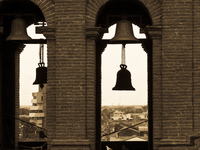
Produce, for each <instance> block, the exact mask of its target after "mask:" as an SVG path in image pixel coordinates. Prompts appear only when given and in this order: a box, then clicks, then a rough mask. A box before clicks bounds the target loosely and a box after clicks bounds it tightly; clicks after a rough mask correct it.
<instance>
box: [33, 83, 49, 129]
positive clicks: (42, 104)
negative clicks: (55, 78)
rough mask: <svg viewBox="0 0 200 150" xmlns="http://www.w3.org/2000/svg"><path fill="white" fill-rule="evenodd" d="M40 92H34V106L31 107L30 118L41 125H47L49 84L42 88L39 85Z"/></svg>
mask: <svg viewBox="0 0 200 150" xmlns="http://www.w3.org/2000/svg"><path fill="white" fill-rule="evenodd" d="M38 88H39V89H38V90H39V91H38V92H35V93H32V95H33V99H32V100H31V103H32V106H31V107H30V113H29V118H30V122H31V123H35V124H36V125H37V126H39V127H46V89H47V84H44V87H43V88H42V89H41V88H40V87H39V86H38Z"/></svg>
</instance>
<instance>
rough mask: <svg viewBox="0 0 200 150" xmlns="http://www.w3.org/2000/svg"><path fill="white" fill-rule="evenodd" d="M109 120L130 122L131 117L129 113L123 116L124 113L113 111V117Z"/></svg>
mask: <svg viewBox="0 0 200 150" xmlns="http://www.w3.org/2000/svg"><path fill="white" fill-rule="evenodd" d="M111 118H112V120H131V119H133V118H132V115H131V114H130V113H128V114H125V113H124V112H122V111H119V110H116V111H114V113H113V116H112V117H111Z"/></svg>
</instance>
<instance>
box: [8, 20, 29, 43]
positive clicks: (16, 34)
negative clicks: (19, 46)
mask: <svg viewBox="0 0 200 150" xmlns="http://www.w3.org/2000/svg"><path fill="white" fill-rule="evenodd" d="M13 40H31V38H30V37H29V36H28V34H27V31H26V23H25V21H24V20H23V19H22V18H19V17H18V18H15V19H14V20H13V21H12V25H11V30H10V35H9V36H8V37H7V38H6V41H13Z"/></svg>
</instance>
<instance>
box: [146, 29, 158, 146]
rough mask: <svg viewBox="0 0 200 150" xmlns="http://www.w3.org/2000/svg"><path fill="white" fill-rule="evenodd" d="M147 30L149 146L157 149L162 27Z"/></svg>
mask: <svg viewBox="0 0 200 150" xmlns="http://www.w3.org/2000/svg"><path fill="white" fill-rule="evenodd" d="M145 31H146V34H147V37H148V38H149V39H147V43H144V44H143V47H144V49H145V51H146V52H147V54H148V106H149V136H150V137H149V140H150V142H149V143H150V145H149V147H150V148H152V147H153V149H157V147H158V143H159V140H160V139H161V138H162V27H161V26H147V27H146V28H145ZM150 39H151V40H150ZM152 143H153V145H151V144H152Z"/></svg>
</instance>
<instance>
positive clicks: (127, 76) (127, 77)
mask: <svg viewBox="0 0 200 150" xmlns="http://www.w3.org/2000/svg"><path fill="white" fill-rule="evenodd" d="M120 68H121V70H119V71H118V72H117V81H116V85H115V87H113V89H112V90H133V91H135V88H134V87H133V86H132V83H131V73H130V72H129V71H128V70H127V69H126V68H127V66H126V65H123V64H121V65H120Z"/></svg>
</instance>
